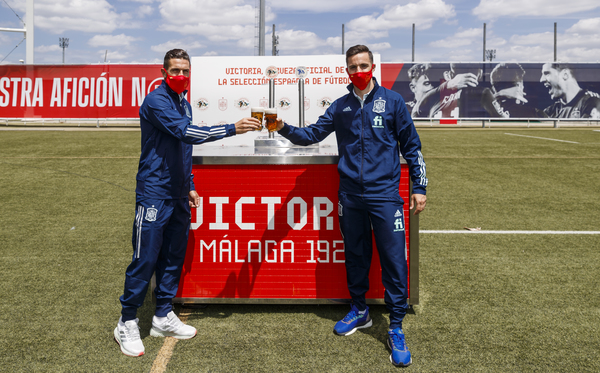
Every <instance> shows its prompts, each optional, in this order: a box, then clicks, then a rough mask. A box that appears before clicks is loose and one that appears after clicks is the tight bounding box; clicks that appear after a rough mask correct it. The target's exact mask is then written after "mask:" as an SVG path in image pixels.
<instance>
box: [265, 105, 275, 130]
mask: <svg viewBox="0 0 600 373" xmlns="http://www.w3.org/2000/svg"><path fill="white" fill-rule="evenodd" d="M265 126H266V127H267V129H268V130H269V132H275V131H276V130H277V108H268V109H265Z"/></svg>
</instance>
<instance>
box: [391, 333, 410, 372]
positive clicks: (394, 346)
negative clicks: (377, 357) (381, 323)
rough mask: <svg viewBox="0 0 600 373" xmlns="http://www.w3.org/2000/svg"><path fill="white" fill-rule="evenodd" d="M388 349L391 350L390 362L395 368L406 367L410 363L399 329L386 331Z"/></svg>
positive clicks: (408, 352) (408, 353)
mask: <svg viewBox="0 0 600 373" xmlns="http://www.w3.org/2000/svg"><path fill="white" fill-rule="evenodd" d="M387 343H388V347H389V348H390V349H391V350H392V353H391V354H390V361H391V362H392V364H394V365H395V366H397V367H407V366H409V365H410V364H411V363H412V357H411V356H410V351H408V347H407V346H406V341H405V340H404V332H403V331H402V329H400V328H396V329H394V330H388V340H387Z"/></svg>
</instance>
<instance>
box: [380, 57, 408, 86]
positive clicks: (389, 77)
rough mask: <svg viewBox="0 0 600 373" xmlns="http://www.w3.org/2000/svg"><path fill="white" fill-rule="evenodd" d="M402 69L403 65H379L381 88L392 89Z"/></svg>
mask: <svg viewBox="0 0 600 373" xmlns="http://www.w3.org/2000/svg"><path fill="white" fill-rule="evenodd" d="M402 67H404V64H403V63H386V64H381V86H382V87H385V88H387V89H392V87H393V86H394V83H396V80H397V79H398V75H400V71H402Z"/></svg>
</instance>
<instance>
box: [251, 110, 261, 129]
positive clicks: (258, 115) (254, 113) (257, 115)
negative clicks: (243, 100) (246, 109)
mask: <svg viewBox="0 0 600 373" xmlns="http://www.w3.org/2000/svg"><path fill="white" fill-rule="evenodd" d="M264 113H265V109H264V108H262V107H253V108H251V109H250V115H251V116H252V118H256V119H258V121H259V122H260V128H259V129H257V131H261V130H262V128H263V127H262V126H263V115H264Z"/></svg>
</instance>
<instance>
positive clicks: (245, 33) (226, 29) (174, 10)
mask: <svg viewBox="0 0 600 373" xmlns="http://www.w3.org/2000/svg"><path fill="white" fill-rule="evenodd" d="M160 3H161V4H160V6H159V9H160V14H161V16H162V18H163V22H164V23H163V24H162V25H161V26H160V28H161V29H163V30H166V31H173V32H178V33H181V34H187V35H201V36H204V37H206V38H208V39H209V40H212V41H224V40H232V39H234V40H235V39H241V38H246V37H252V38H253V37H254V28H255V27H254V25H255V16H256V11H255V9H254V6H253V5H250V4H246V3H245V2H244V1H242V0H220V1H217V0H161V1H160Z"/></svg>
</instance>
